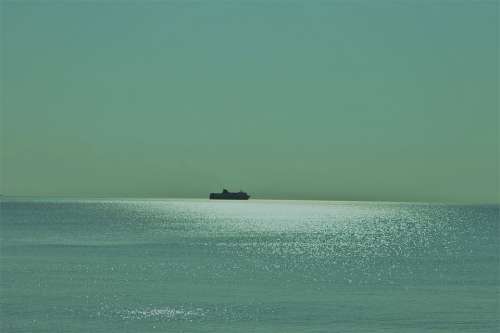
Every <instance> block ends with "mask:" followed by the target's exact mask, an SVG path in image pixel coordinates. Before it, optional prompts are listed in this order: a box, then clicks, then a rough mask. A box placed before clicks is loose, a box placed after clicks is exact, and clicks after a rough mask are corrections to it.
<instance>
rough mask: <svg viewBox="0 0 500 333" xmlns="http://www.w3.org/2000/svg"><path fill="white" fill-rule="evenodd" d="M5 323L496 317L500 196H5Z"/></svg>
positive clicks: (195, 326) (197, 327) (291, 325)
mask: <svg viewBox="0 0 500 333" xmlns="http://www.w3.org/2000/svg"><path fill="white" fill-rule="evenodd" d="M0 209H1V210H0V219H1V225H0V234H1V243H0V246H1V247H0V257H1V263H0V264H1V266H0V287H1V295H0V296H1V298H0V302H1V303H0V306H1V308H0V311H1V313H0V315H1V316H0V322H1V327H0V331H1V332H2V333H8V332H30V333H31V332H50V333H55V332H64V333H66V332H141V333H142V332H272V333H279V332H286V333H293V332H300V333H304V332H342V333H344V332H398V333H401V332H453V333H456V332H474V333H477V332H499V331H500V319H499V318H500V308H499V297H500V293H499V291H500V289H499V285H500V279H499V269H500V233H499V226H500V218H499V206H494V205H491V206H461V205H441V204H413V203H375V202H321V201H273V200H249V201H209V200H188V199H178V200H174V199H172V200H69V199H68V200H60V199H57V200H56V199H51V200H28V199H13V198H3V199H2V201H1V206H0Z"/></svg>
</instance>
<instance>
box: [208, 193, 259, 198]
mask: <svg viewBox="0 0 500 333" xmlns="http://www.w3.org/2000/svg"><path fill="white" fill-rule="evenodd" d="M249 198H250V196H249V195H248V194H245V193H241V194H240V193H210V196H209V199H212V200H248V199H249Z"/></svg>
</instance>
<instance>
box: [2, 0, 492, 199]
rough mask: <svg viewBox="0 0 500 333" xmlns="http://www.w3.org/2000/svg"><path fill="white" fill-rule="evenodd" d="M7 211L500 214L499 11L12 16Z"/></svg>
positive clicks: (477, 6) (242, 9)
mask: <svg viewBox="0 0 500 333" xmlns="http://www.w3.org/2000/svg"><path fill="white" fill-rule="evenodd" d="M0 9H1V42H2V44H1V77H0V78H1V112H2V114H1V125H2V127H1V139H2V141H1V144H2V149H1V167H2V169H1V172H2V182H1V191H2V193H3V194H5V195H36V196H44V195H47V196H110V197H125V196H127V197H128V196H130V197H206V196H207V195H208V192H211V191H217V190H220V189H221V188H222V187H223V186H224V187H227V188H229V189H233V190H239V189H244V190H247V191H248V192H250V194H252V195H254V197H258V198H283V199H331V200H391V201H442V202H471V203H481V202H484V203H486V202H499V195H498V183H499V172H498V161H499V146H498V127H499V121H498V95H499V90H498V75H499V70H498V62H497V59H498V10H499V8H498V2H497V1H438V0H433V1H416V0H415V1H404V0H401V1H385V0H379V1H373V0H366V1H362V0H359V1H354V0H353V1H322V2H319V1H294V2H292V1H259V2H257V1H247V2H238V1H210V2H209V1H196V2H195V1H192V2H191V1H102V2H99V1H88V2H85V1H81V2H74V3H71V2H68V1H39V2H36V1H5V0H4V1H2V2H1V7H0Z"/></svg>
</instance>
